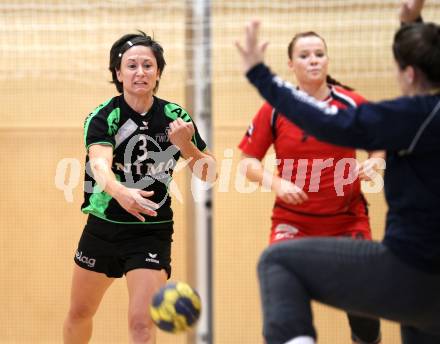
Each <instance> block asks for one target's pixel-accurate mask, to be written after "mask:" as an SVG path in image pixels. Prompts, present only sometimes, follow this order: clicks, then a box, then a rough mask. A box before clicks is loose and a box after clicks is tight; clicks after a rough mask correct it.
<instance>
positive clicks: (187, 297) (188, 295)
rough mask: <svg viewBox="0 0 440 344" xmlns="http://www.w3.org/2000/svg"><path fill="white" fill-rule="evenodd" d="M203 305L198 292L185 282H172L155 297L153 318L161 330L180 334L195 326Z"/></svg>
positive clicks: (151, 311) (151, 307) (152, 311)
mask: <svg viewBox="0 0 440 344" xmlns="http://www.w3.org/2000/svg"><path fill="white" fill-rule="evenodd" d="M201 306H202V303H201V301H200V296H199V294H197V292H196V291H195V290H194V289H193V288H191V287H190V286H189V285H188V284H186V283H184V282H170V283H168V284H166V285H165V286H164V287H162V288H161V289H160V290H159V291H158V292H157V293H156V294H155V295H154V296H153V300H152V302H151V306H150V313H151V318H152V319H153V321H154V323H155V324H156V325H157V327H159V328H160V329H162V330H164V331H166V332H172V333H178V332H182V331H185V330H187V329H188V328H190V327H192V326H194V325H195V323H196V322H197V320H198V319H199V316H200V311H201Z"/></svg>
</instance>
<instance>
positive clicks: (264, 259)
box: [257, 241, 294, 276]
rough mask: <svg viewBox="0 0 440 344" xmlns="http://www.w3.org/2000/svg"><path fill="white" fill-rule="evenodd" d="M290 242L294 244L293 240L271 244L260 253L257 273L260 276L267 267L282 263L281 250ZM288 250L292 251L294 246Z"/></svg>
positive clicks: (289, 244) (290, 244)
mask: <svg viewBox="0 0 440 344" xmlns="http://www.w3.org/2000/svg"><path fill="white" fill-rule="evenodd" d="M292 244H294V242H293V241H286V242H282V243H277V244H274V245H271V246H269V247H268V248H266V249H265V250H264V251H263V253H262V254H261V256H260V259H259V261H258V265H257V267H258V274H259V275H260V276H261V275H262V274H264V273H265V271H267V270H268V268H269V267H271V266H273V265H276V264H282V263H283V260H282V259H281V257H282V256H283V255H284V254H283V251H284V250H286V248H287V247H288V246H292ZM288 250H290V251H292V250H294V247H292V248H291V249H290V248H289V249H288Z"/></svg>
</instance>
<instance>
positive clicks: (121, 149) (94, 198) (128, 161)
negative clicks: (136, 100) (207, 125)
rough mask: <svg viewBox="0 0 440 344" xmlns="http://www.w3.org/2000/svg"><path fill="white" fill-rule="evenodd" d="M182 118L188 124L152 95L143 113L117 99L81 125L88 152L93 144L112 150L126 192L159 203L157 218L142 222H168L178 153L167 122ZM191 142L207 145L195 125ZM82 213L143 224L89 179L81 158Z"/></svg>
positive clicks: (182, 112) (178, 111) (185, 116)
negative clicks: (133, 190)
mask: <svg viewBox="0 0 440 344" xmlns="http://www.w3.org/2000/svg"><path fill="white" fill-rule="evenodd" d="M178 117H180V118H182V119H183V120H184V121H186V122H190V121H192V119H191V117H190V116H189V115H188V113H187V112H186V111H185V110H184V109H183V108H182V107H180V106H179V105H177V104H174V103H170V102H168V101H166V100H163V99H159V98H157V97H154V101H153V105H152V107H151V109H150V110H149V111H148V113H146V114H139V113H138V112H136V111H134V110H133V109H132V108H130V106H129V105H128V104H127V103H126V102H125V100H124V96H123V95H120V96H117V97H114V98H112V99H109V100H108V101H106V102H105V103H103V104H101V105H100V106H99V107H98V108H96V109H95V110H94V111H93V112H92V113H91V114H90V115H89V116H88V117H87V118H86V121H85V123H84V141H85V145H86V148H87V150H88V149H89V147H90V146H91V145H93V144H103V145H111V146H112V147H113V165H112V170H113V172H114V174H115V176H116V178H117V179H118V180H119V181H120V182H121V183H123V184H124V185H125V186H127V187H130V188H136V189H142V190H147V191H154V195H153V196H152V197H150V199H151V200H152V201H154V202H156V203H158V204H159V205H160V208H159V209H158V210H157V216H155V217H150V216H148V215H146V214H145V215H144V217H145V220H146V221H145V222H147V223H161V222H170V221H172V218H173V212H172V210H171V199H170V197H169V195H168V184H169V183H170V182H171V179H172V174H173V169H174V168H175V166H176V163H177V160H178V159H179V157H180V151H179V150H178V149H177V147H176V146H174V145H173V144H172V143H171V142H170V140H169V138H168V131H169V123H170V122H172V121H174V120H175V119H177V118H178ZM194 127H195V134H194V136H193V138H192V142H193V143H194V144H195V145H196V147H197V148H198V149H199V150H201V151H203V150H204V149H205V148H206V143H205V142H204V141H203V140H202V139H201V137H200V135H199V132H198V130H197V127H196V126H195V124H194ZM81 210H82V211H83V212H84V213H86V214H93V215H95V216H97V217H100V218H102V219H105V220H108V221H111V222H120V223H145V222H141V221H139V220H138V219H137V218H136V217H134V216H133V215H131V214H129V213H128V212H126V211H125V210H124V209H123V208H122V207H121V206H120V205H119V203H118V202H117V201H116V200H115V199H113V198H112V197H111V196H110V195H109V194H107V193H106V192H104V191H102V190H101V189H100V187H99V185H98V184H97V183H96V181H95V180H94V178H93V173H92V170H91V168H90V165H89V157H88V155H87V157H86V173H85V185H84V203H83V204H82V206H81Z"/></svg>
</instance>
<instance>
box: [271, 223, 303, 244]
mask: <svg viewBox="0 0 440 344" xmlns="http://www.w3.org/2000/svg"><path fill="white" fill-rule="evenodd" d="M298 232H299V230H298V228H296V227H293V226H291V225H288V224H285V223H280V224H279V225H277V226H276V228H275V238H274V239H275V240H284V239H293V238H294V237H295V235H296V234H298Z"/></svg>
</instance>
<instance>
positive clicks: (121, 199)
mask: <svg viewBox="0 0 440 344" xmlns="http://www.w3.org/2000/svg"><path fill="white" fill-rule="evenodd" d="M153 194H154V191H144V190H139V189H131V188H124V189H123V190H122V192H121V193H120V194H119V195H118V196H117V197H116V200H117V201H118V203H119V204H120V205H121V207H122V208H124V209H125V210H126V211H127V212H128V213H130V214H131V215H133V216H135V217H136V218H138V219H139V220H140V221H142V222H144V221H145V218H144V217H143V216H142V214H147V215H149V216H156V215H157V212H156V210H157V209H158V208H159V205H158V204H157V203H155V202H153V201H151V200H149V199H148V198H147V197H151V196H153Z"/></svg>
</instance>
